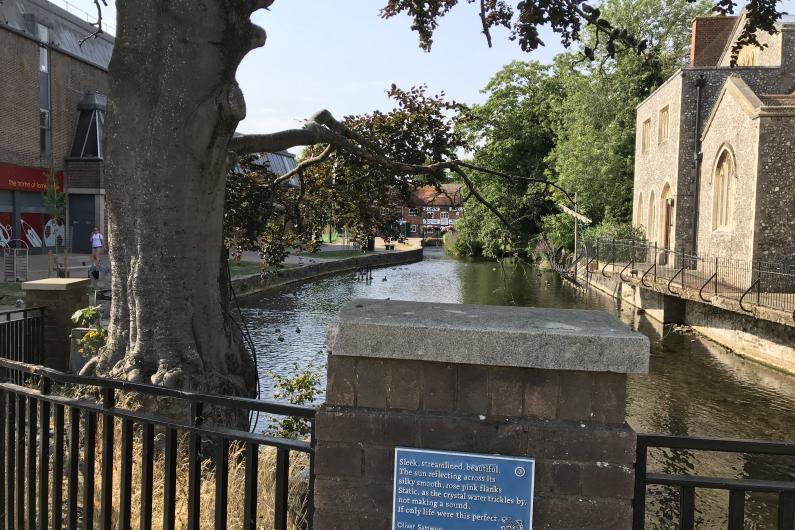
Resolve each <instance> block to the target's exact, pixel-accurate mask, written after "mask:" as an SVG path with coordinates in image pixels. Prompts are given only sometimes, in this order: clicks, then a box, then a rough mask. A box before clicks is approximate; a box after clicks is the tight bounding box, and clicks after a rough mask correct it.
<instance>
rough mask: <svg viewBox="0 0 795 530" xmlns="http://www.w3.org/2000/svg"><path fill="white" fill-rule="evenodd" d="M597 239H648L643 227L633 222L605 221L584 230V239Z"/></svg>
mask: <svg viewBox="0 0 795 530" xmlns="http://www.w3.org/2000/svg"><path fill="white" fill-rule="evenodd" d="M595 239H634V240H636V241H643V240H645V239H646V234H645V233H644V231H643V229H642V228H641V227H639V226H635V225H633V224H632V223H619V222H616V221H604V222H602V223H601V224H599V225H598V226H589V227H588V228H586V229H585V230H583V231H582V240H583V241H586V240H587V241H593V240H595Z"/></svg>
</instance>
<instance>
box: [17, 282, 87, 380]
mask: <svg viewBox="0 0 795 530" xmlns="http://www.w3.org/2000/svg"><path fill="white" fill-rule="evenodd" d="M48 282H49V283H50V284H52V286H51V290H47V289H45V288H43V287H42V286H38V288H31V287H30V285H31V284H34V283H38V284H41V283H48ZM22 288H23V289H24V290H25V303H26V304H27V305H28V307H45V308H46V310H45V312H44V352H45V358H44V366H47V367H48V368H54V369H55V370H61V371H68V370H69V368H70V365H69V361H70V355H71V353H70V352H71V332H72V328H73V327H74V323H73V322H72V320H71V318H70V317H71V316H72V314H73V313H74V312H75V311H77V310H78V309H82V308H84V307H86V306H87V305H88V294H87V293H88V291H87V289H88V280H55V279H53V280H39V281H38V282H27V283H25V284H23V286H22Z"/></svg>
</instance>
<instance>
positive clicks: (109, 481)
mask: <svg viewBox="0 0 795 530" xmlns="http://www.w3.org/2000/svg"><path fill="white" fill-rule="evenodd" d="M115 406H116V392H115V391H114V390H113V389H112V388H103V389H102V408H103V409H105V414H103V415H102V491H101V492H100V496H101V497H100V509H101V513H100V517H101V521H102V528H103V529H104V530H110V529H111V528H112V527H113V438H114V436H113V435H114V432H113V431H114V429H115V427H116V423H115V421H114V420H113V415H112V414H110V409H112V408H113V407H115Z"/></svg>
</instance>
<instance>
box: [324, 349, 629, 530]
mask: <svg viewBox="0 0 795 530" xmlns="http://www.w3.org/2000/svg"><path fill="white" fill-rule="evenodd" d="M328 376H329V379H328V390H327V392H328V394H327V401H326V404H325V405H324V406H323V408H322V409H321V410H320V411H319V413H318V416H317V425H316V433H317V456H316V473H317V475H316V477H317V478H316V485H315V491H316V496H315V505H316V515H315V528H316V529H317V530H326V529H337V528H338V529H346V530H355V529H362V530H364V529H368V530H377V529H387V528H391V526H390V518H391V505H392V480H393V465H394V447H395V446H405V447H422V448H426V449H442V450H453V451H456V450H459V451H468V452H481V453H497V454H507V455H515V456H531V457H535V458H536V463H537V471H536V494H535V500H534V528H537V529H561V528H589V529H610V530H616V529H622V528H625V529H627V528H629V527H630V524H631V499H632V493H633V492H632V484H633V480H634V472H633V467H632V466H633V462H634V444H635V436H634V433H633V432H632V431H631V430H630V429H629V428H628V427H627V426H626V424H625V421H624V420H625V400H626V375H624V374H615V373H604V372H599V373H597V372H574V371H550V370H539V369H532V368H504V367H494V366H492V367H486V366H475V365H467V364H449V363H439V362H424V361H406V360H390V359H372V358H352V357H340V356H335V355H331V356H330V357H329V367H328Z"/></svg>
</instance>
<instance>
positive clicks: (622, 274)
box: [618, 260, 635, 283]
mask: <svg viewBox="0 0 795 530" xmlns="http://www.w3.org/2000/svg"><path fill="white" fill-rule="evenodd" d="M634 266H635V260H632V261H630V262H629V263H627V264H626V265H625V266H624V268H623V269H621V272H619V273H618V277H619V278H620V279H621V281H622V282H627V283H629V280H627V279H625V278H624V272H625V271H626V270H627V269H629V268H630V267H634Z"/></svg>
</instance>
